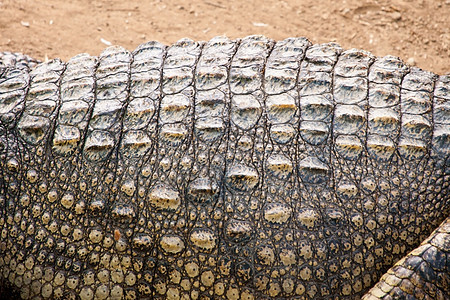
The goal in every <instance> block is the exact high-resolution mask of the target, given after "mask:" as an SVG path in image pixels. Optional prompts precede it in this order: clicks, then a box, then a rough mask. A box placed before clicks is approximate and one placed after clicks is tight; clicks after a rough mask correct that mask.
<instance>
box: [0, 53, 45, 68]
mask: <svg viewBox="0 0 450 300" xmlns="http://www.w3.org/2000/svg"><path fill="white" fill-rule="evenodd" d="M38 63H40V61H38V60H36V59H34V58H31V57H29V56H28V55H24V54H22V53H11V52H0V69H2V68H6V67H14V68H17V69H25V70H28V69H30V68H33V67H35V66H36V65H37V64H38Z"/></svg>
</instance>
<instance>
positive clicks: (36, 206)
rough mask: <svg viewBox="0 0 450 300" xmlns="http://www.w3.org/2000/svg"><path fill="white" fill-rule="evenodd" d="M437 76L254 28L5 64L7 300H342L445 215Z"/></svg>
mask: <svg viewBox="0 0 450 300" xmlns="http://www.w3.org/2000/svg"><path fill="white" fill-rule="evenodd" d="M449 89H450V77H449V76H437V75H435V74H432V73H430V72H427V71H423V70H420V69H418V68H414V67H409V66H407V65H405V64H404V63H403V62H402V61H401V60H400V59H398V58H396V57H392V56H387V57H383V58H376V57H374V56H373V55H371V54H370V53H368V52H365V51H362V50H356V49H351V50H347V51H344V50H342V49H341V47H340V46H339V45H337V44H335V43H328V44H320V45H311V43H310V42H309V41H308V40H306V39H305V38H290V39H286V40H283V41H279V42H274V41H272V40H270V39H267V38H265V37H263V36H250V37H246V38H244V39H242V40H229V39H227V38H225V37H217V38H214V39H212V40H210V41H209V42H195V41H192V40H189V39H183V40H180V41H178V42H177V43H175V44H173V45H171V46H170V47H166V46H164V45H162V44H160V43H158V42H149V43H145V44H143V45H141V46H139V47H138V48H137V49H136V50H135V51H133V52H129V51H128V50H126V49H124V48H122V47H117V46H113V47H110V48H108V49H106V50H105V51H104V52H103V53H102V54H100V56H99V57H92V56H89V55H87V54H81V55H78V56H75V57H74V58H72V59H71V60H69V61H68V62H67V63H65V62H62V61H60V60H53V61H50V62H46V63H43V64H40V65H38V66H37V67H35V68H34V69H32V70H31V71H29V70H24V69H17V68H9V69H5V70H4V71H3V73H2V74H1V77H0V157H1V162H0V176H1V177H0V204H1V206H0V207H1V209H0V229H2V231H1V234H2V236H1V240H0V253H1V254H2V255H1V257H0V271H1V274H3V277H5V278H8V280H9V281H10V282H11V283H12V284H14V285H15V286H16V287H17V288H18V289H20V291H21V296H22V298H25V299H28V298H33V297H34V296H41V297H54V298H58V297H63V298H72V299H75V298H76V297H77V295H79V296H80V297H81V299H91V298H92V297H94V295H95V296H96V297H98V298H100V299H105V298H109V297H110V298H115V297H119V298H120V297H126V298H130V299H133V298H145V297H147V298H152V299H157V298H167V299H178V298H180V297H182V298H189V297H192V298H198V297H200V298H202V299H203V298H205V299H207V298H226V299H239V298H242V299H244V298H245V299H263V298H276V297H281V298H294V297H298V298H300V299H312V298H326V299H332V298H333V299H335V298H343V297H346V298H354V299H358V298H360V297H361V296H362V295H363V294H364V293H365V292H366V291H367V290H368V289H369V288H370V287H372V286H373V284H374V283H375V282H376V281H377V280H378V279H379V278H380V277H381V275H382V274H383V273H384V272H385V271H386V270H387V269H388V268H389V267H390V266H392V264H393V263H394V262H395V261H397V260H398V259H400V258H401V257H403V256H404V255H405V254H406V253H407V252H408V251H410V250H411V249H413V248H415V247H416V246H417V245H419V244H420V242H421V241H423V240H424V239H425V237H426V236H428V235H429V234H430V233H431V231H432V230H433V229H435V228H436V227H437V225H438V224H439V223H440V222H442V221H443V220H444V219H445V218H446V217H447V216H448V215H449V213H450V211H449V210H450V196H449V195H450V193H449V182H450V171H449V164H450V160H449V154H450V136H449V135H450V118H449V115H450V104H449V100H450V93H449Z"/></svg>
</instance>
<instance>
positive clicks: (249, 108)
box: [231, 95, 262, 130]
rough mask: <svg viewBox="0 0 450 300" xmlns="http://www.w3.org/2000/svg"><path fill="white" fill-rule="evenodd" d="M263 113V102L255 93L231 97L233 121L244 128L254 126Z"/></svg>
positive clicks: (247, 128)
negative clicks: (260, 101) (261, 102)
mask: <svg viewBox="0 0 450 300" xmlns="http://www.w3.org/2000/svg"><path fill="white" fill-rule="evenodd" d="M261 113H262V108H261V104H260V103H259V101H258V100H257V99H256V98H255V97H254V96H253V95H235V96H233V98H232V99H231V121H232V122H233V123H234V124H235V125H236V126H237V127H239V128H241V129H242V130H249V129H250V128H253V127H254V126H255V125H256V123H257V122H258V120H259V118H260V116H261Z"/></svg>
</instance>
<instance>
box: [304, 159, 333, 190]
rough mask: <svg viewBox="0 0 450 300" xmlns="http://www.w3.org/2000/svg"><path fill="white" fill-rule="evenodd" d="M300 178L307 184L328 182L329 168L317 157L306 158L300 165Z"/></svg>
mask: <svg viewBox="0 0 450 300" xmlns="http://www.w3.org/2000/svg"><path fill="white" fill-rule="evenodd" d="M299 173H300V178H301V179H302V180H303V181H304V182H306V183H313V184H320V183H324V182H326V181H327V180H328V177H329V167H328V166H327V165H326V164H325V163H323V162H321V161H320V160H319V159H318V158H317V157H311V156H309V157H306V158H304V159H303V160H302V161H300V163H299Z"/></svg>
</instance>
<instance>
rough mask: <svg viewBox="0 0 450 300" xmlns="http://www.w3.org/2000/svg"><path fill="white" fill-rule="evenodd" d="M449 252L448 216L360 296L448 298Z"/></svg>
mask: <svg viewBox="0 0 450 300" xmlns="http://www.w3.org/2000/svg"><path fill="white" fill-rule="evenodd" d="M449 253H450V218H447V219H446V220H445V221H444V222H443V223H442V224H441V225H440V226H439V227H438V228H437V229H436V230H435V231H434V232H433V233H432V234H431V235H430V237H429V238H427V239H426V240H425V241H423V242H422V244H421V245H420V246H419V247H417V248H416V249H414V250H412V251H411V252H410V253H408V254H407V255H406V256H405V257H404V258H402V259H401V260H399V261H398V262H396V263H395V265H394V267H392V268H390V269H389V270H388V271H387V273H386V274H384V275H383V276H382V277H381V279H380V281H379V282H378V283H377V284H376V285H375V287H373V288H372V289H371V290H370V291H369V292H368V293H367V294H366V295H365V296H364V297H363V299H366V300H375V299H399V298H400V299H447V298H448V296H449V291H450V255H449Z"/></svg>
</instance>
